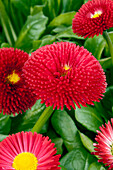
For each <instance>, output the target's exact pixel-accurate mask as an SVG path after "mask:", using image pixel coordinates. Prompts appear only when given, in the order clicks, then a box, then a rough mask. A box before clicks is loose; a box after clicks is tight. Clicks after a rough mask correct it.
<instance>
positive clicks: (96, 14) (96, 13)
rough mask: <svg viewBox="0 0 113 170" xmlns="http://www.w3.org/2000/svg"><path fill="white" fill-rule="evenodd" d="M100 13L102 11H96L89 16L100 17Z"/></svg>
mask: <svg viewBox="0 0 113 170" xmlns="http://www.w3.org/2000/svg"><path fill="white" fill-rule="evenodd" d="M101 14H102V11H96V12H95V13H94V14H91V18H97V17H100V16H101Z"/></svg>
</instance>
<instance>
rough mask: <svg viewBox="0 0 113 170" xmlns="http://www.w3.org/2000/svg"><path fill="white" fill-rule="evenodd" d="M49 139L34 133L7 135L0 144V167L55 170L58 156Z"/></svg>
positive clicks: (6, 169)
mask: <svg viewBox="0 0 113 170" xmlns="http://www.w3.org/2000/svg"><path fill="white" fill-rule="evenodd" d="M55 154H56V148H55V147H54V143H51V140H49V137H43V136H42V135H41V134H37V133H36V132H35V133H34V134H33V133H32V132H25V133H24V132H21V133H20V132H19V133H16V134H13V135H9V137H7V138H6V139H4V140H3V141H2V142H1V143H0V166H1V167H2V168H3V169H5V170H14V169H15V170H57V169H61V168H60V167H58V165H59V164H60V163H59V158H60V155H55Z"/></svg>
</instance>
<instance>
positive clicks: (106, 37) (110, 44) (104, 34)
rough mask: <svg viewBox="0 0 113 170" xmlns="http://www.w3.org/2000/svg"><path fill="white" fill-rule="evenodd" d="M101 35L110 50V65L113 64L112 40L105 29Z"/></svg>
mask: <svg viewBox="0 0 113 170" xmlns="http://www.w3.org/2000/svg"><path fill="white" fill-rule="evenodd" d="M103 37H104V38H105V40H106V42H107V44H108V46H109V50H110V54H111V60H112V65H113V44H112V41H111V39H110V37H109V34H108V33H107V31H104V32H103Z"/></svg>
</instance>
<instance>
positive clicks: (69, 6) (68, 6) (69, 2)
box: [63, 0, 83, 12]
mask: <svg viewBox="0 0 113 170" xmlns="http://www.w3.org/2000/svg"><path fill="white" fill-rule="evenodd" d="M82 4H83V0H79V1H78V0H63V12H67V11H78V9H79V8H80V7H81V5H82Z"/></svg>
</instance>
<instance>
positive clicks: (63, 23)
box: [0, 0, 113, 170]
mask: <svg viewBox="0 0 113 170" xmlns="http://www.w3.org/2000/svg"><path fill="white" fill-rule="evenodd" d="M85 2H87V0H85V1H84V0H79V1H78V0H32V1H31V0H10V1H9V0H4V1H2V0H0V30H1V31H0V46H1V48H2V47H10V46H12V47H15V48H19V49H22V50H24V51H26V52H28V53H31V52H32V51H34V50H36V49H38V48H40V47H42V46H44V45H46V44H52V43H53V42H57V41H69V42H73V43H76V44H78V45H80V46H84V47H85V48H87V49H88V50H89V51H90V52H91V53H92V54H93V55H94V56H95V57H96V58H97V60H99V62H100V64H101V65H102V67H103V69H104V70H105V73H106V76H107V83H108V88H107V90H106V93H105V96H104V98H103V100H102V101H101V102H100V103H95V106H94V107H92V106H88V107H86V108H85V107H81V109H78V108H77V109H76V110H73V109H72V110H71V111H68V110H67V109H66V108H64V110H63V111H61V110H55V111H54V113H53V114H52V116H51V118H50V119H49V120H48V122H47V123H46V124H45V125H44V126H43V128H42V130H41V132H40V133H43V134H44V135H47V136H49V137H50V139H51V140H52V142H54V143H55V145H56V147H57V153H58V154H61V155H62V156H61V160H60V162H61V167H62V170H66V169H67V170H78V169H79V170H105V169H106V168H105V167H104V165H102V164H100V163H98V162H97V158H96V157H95V156H93V155H91V154H90V152H92V151H94V148H93V142H94V138H95V135H96V130H97V129H99V126H101V125H102V124H104V123H105V122H107V121H108V120H109V119H110V118H111V117H112V110H113V109H112V108H113V97H112V95H113V82H112V80H113V78H112V77H111V74H110V73H111V69H110V67H111V57H110V53H109V49H108V46H107V44H106V41H105V40H104V38H103V36H102V35H99V36H98V37H94V38H93V39H92V38H88V39H84V38H82V37H78V36H77V35H76V34H74V33H73V32H72V19H73V18H74V15H75V14H76V12H77V11H78V10H79V8H80V7H81V5H82V4H83V3H85ZM108 31H109V35H110V37H111V40H112V41H113V32H112V29H110V30H108ZM112 75H113V74H112ZM44 109H45V105H44V104H40V100H38V101H37V102H36V104H35V105H34V106H33V107H32V109H31V110H28V111H26V112H25V113H23V114H22V115H21V114H19V115H17V116H15V117H14V116H12V115H11V116H7V115H3V114H0V141H2V140H3V139H4V138H5V137H6V136H7V135H8V134H13V133H16V132H19V131H29V130H31V129H32V128H33V126H34V124H35V123H36V121H37V119H38V118H39V116H40V115H41V113H42V112H43V110H44Z"/></svg>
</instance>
